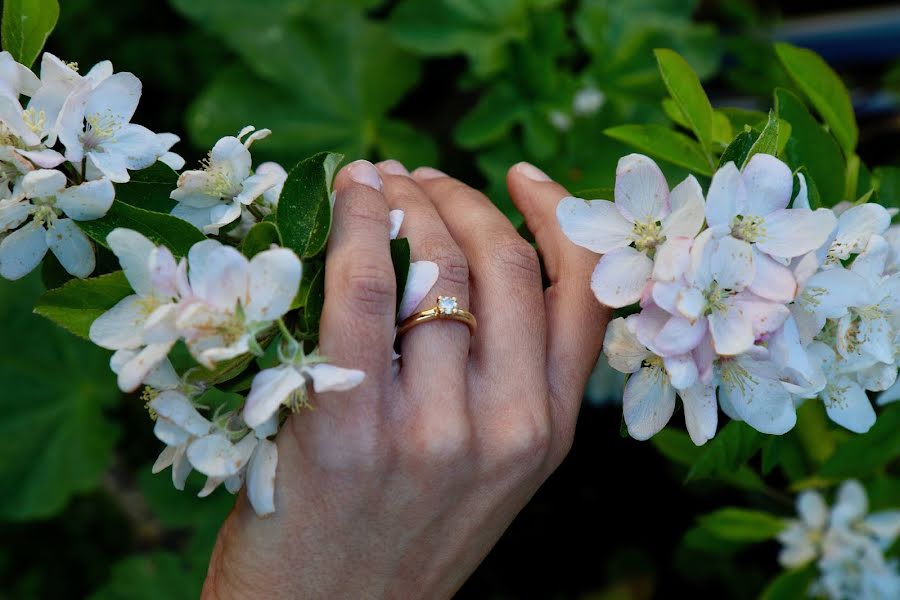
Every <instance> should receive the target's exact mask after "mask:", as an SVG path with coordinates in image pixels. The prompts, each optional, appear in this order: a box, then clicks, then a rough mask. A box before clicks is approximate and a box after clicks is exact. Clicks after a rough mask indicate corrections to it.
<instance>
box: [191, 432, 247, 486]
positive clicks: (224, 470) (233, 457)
mask: <svg viewBox="0 0 900 600" xmlns="http://www.w3.org/2000/svg"><path fill="white" fill-rule="evenodd" d="M258 442H259V440H257V439H256V436H254V435H247V436H244V438H242V439H241V441H239V442H238V443H236V444H233V443H232V442H231V440H229V439H228V438H227V437H226V436H225V434H224V433H212V434H210V435H207V436H204V437H202V438H199V439H197V440H194V441H193V442H192V443H191V445H190V446H188V449H187V456H188V460H190V461H191V466H193V467H194V468H195V469H197V470H198V471H200V472H201V473H203V474H204V475H206V476H207V477H215V478H220V479H222V480H223V481H224V479H225V478H226V477H231V476H232V475H234V474H236V473H237V472H238V471H240V470H241V469H243V468H244V466H245V465H246V464H247V462H248V461H249V460H250V456H251V455H252V454H253V449H254V448H255V447H256V444H257V443H258Z"/></svg>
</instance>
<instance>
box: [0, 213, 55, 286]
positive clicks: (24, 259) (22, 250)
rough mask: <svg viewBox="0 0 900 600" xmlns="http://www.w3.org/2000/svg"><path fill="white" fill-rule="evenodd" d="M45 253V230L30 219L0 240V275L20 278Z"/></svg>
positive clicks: (8, 277) (35, 265)
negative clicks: (27, 222) (29, 221)
mask: <svg viewBox="0 0 900 600" xmlns="http://www.w3.org/2000/svg"><path fill="white" fill-rule="evenodd" d="M45 254H47V230H46V229H44V227H43V226H42V225H39V224H38V223H35V222H34V221H32V222H31V223H29V224H27V225H25V226H24V227H22V228H21V229H18V230H16V231H13V232H12V233H11V234H9V235H8V236H6V237H5V238H3V240H2V241H0V276H2V277H5V278H6V279H21V278H22V277H25V276H26V275H28V274H29V273H31V271H33V270H34V268H35V267H37V266H38V265H39V264H41V260H42V259H43V258H44V255H45Z"/></svg>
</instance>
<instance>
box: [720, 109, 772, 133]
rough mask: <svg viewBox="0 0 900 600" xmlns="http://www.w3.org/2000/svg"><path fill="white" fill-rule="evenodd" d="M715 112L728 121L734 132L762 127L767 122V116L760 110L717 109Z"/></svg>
mask: <svg viewBox="0 0 900 600" xmlns="http://www.w3.org/2000/svg"><path fill="white" fill-rule="evenodd" d="M716 112H717V113H719V114H722V115H724V116H725V118H727V119H728V122H729V123H731V128H732V129H733V130H734V131H743V130H744V128H745V127H751V128H753V127H756V126H760V127H764V126H765V123H766V121H767V120H768V115H766V113H764V112H762V111H761V110H749V109H746V108H734V107H725V108H719V109H717V110H716Z"/></svg>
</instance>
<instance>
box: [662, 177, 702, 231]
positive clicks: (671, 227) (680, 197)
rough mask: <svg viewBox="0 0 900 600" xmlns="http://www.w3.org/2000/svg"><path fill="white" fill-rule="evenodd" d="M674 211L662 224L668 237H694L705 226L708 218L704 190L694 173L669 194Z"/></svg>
mask: <svg viewBox="0 0 900 600" xmlns="http://www.w3.org/2000/svg"><path fill="white" fill-rule="evenodd" d="M669 202H670V203H671V205H672V212H671V213H669V216H668V217H666V218H665V220H664V221H663V224H662V232H663V235H665V236H666V237H682V236H683V237H688V238H694V237H696V235H697V234H698V233H700V229H701V228H702V227H703V220H704V219H705V218H706V215H705V214H704V211H705V210H706V205H705V203H704V202H703V190H702V189H701V188H700V184H699V183H698V182H697V180H696V179H695V178H694V176H693V175H688V176H687V178H686V179H685V180H684V181H682V182H681V183H679V184H678V185H676V186H675V187H674V188H673V189H672V193H671V194H669Z"/></svg>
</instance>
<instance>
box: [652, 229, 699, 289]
mask: <svg viewBox="0 0 900 600" xmlns="http://www.w3.org/2000/svg"><path fill="white" fill-rule="evenodd" d="M693 242H694V240H693V238H687V237H671V238H669V239H667V240H666V241H665V242H663V243H662V245H661V246H660V247H659V248H657V249H656V256H655V257H654V261H653V279H654V280H655V281H675V280H676V279H678V278H680V277H681V276H682V275H683V274H684V273H685V272H686V271H687V270H688V268H689V267H690V265H691V245H692V244H693Z"/></svg>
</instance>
